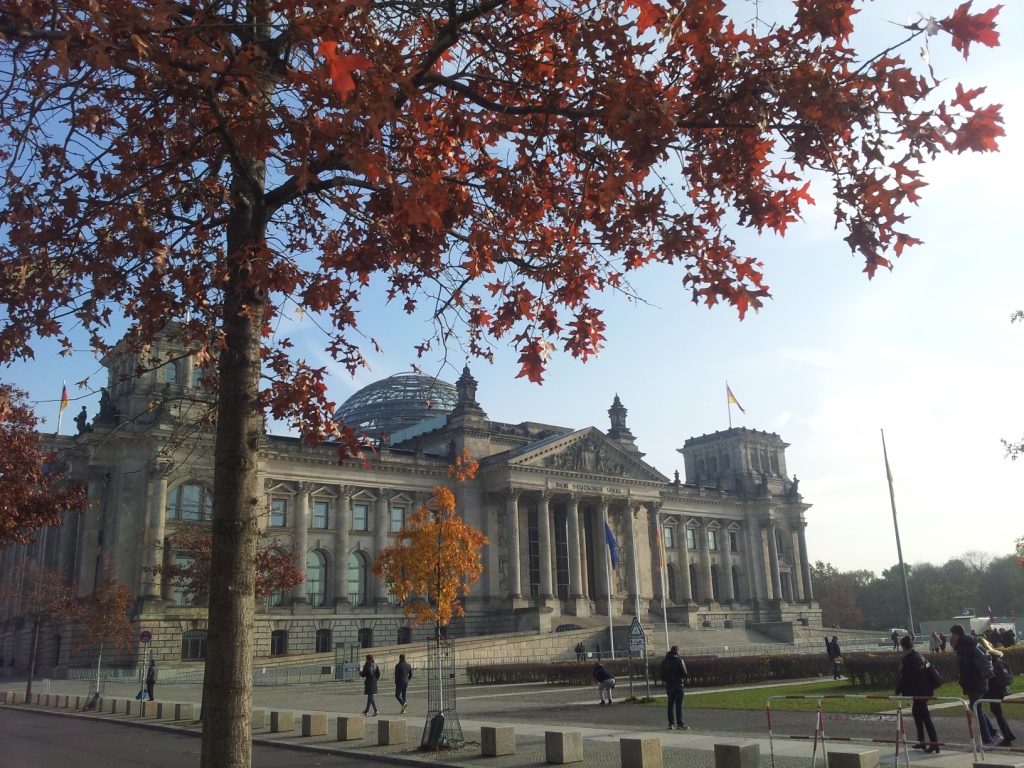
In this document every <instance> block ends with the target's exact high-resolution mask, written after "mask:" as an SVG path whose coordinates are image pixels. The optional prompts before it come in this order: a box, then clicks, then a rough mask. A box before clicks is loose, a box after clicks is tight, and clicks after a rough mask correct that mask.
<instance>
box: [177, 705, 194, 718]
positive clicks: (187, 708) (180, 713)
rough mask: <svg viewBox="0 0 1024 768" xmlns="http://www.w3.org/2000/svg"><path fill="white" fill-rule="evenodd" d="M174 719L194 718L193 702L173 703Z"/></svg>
mask: <svg viewBox="0 0 1024 768" xmlns="http://www.w3.org/2000/svg"><path fill="white" fill-rule="evenodd" d="M174 719H175V720H195V719H196V705H195V704H175V705H174Z"/></svg>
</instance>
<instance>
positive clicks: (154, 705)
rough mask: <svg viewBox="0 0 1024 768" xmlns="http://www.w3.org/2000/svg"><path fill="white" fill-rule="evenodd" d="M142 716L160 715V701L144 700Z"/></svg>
mask: <svg viewBox="0 0 1024 768" xmlns="http://www.w3.org/2000/svg"><path fill="white" fill-rule="evenodd" d="M142 716H143V717H148V718H152V719H154V720H155V719H157V718H158V717H160V716H161V715H160V702H157V701H143V702H142Z"/></svg>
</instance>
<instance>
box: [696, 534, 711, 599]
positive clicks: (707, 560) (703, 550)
mask: <svg viewBox="0 0 1024 768" xmlns="http://www.w3.org/2000/svg"><path fill="white" fill-rule="evenodd" d="M697 536H698V538H699V539H700V541H698V542H697V550H698V551H699V552H700V591H701V597H703V598H704V602H705V603H713V602H714V601H715V590H714V589H713V588H712V586H711V547H709V546H708V519H707V518H706V517H702V518H701V520H700V528H698V529H697Z"/></svg>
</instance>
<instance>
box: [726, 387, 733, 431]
mask: <svg viewBox="0 0 1024 768" xmlns="http://www.w3.org/2000/svg"><path fill="white" fill-rule="evenodd" d="M731 391H732V390H731V389H729V382H728V381H727V382H725V410H727V411H728V412H729V429H732V402H730V400H729V393H730V392H731Z"/></svg>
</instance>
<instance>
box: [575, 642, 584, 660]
mask: <svg viewBox="0 0 1024 768" xmlns="http://www.w3.org/2000/svg"><path fill="white" fill-rule="evenodd" d="M586 658H587V649H586V646H584V645H583V641H582V640H581V641H580V642H578V643H576V661H583V660H584V659H586Z"/></svg>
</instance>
